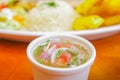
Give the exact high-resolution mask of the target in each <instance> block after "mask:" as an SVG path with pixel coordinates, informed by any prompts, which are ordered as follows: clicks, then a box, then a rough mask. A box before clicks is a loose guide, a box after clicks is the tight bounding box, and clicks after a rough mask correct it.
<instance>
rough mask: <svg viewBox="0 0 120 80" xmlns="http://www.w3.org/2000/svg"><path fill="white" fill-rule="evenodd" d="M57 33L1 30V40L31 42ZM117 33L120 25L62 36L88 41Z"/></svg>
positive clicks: (119, 31) (119, 30)
mask: <svg viewBox="0 0 120 80" xmlns="http://www.w3.org/2000/svg"><path fill="white" fill-rule="evenodd" d="M56 33H61V32H30V31H12V30H3V29H0V38H4V39H10V40H16V41H24V42H30V41H31V40H33V39H35V38H37V37H39V36H43V35H47V34H56ZM117 33H120V24H118V25H112V26H109V27H101V28H98V29H93V30H81V31H69V32H62V34H73V35H78V36H81V37H84V38H86V39H88V40H95V39H100V38H105V37H108V36H111V35H113V34H117Z"/></svg>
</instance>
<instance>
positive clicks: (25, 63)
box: [0, 33, 120, 80]
mask: <svg viewBox="0 0 120 80" xmlns="http://www.w3.org/2000/svg"><path fill="white" fill-rule="evenodd" d="M90 42H92V43H93V45H94V46H95V48H96V50H97V56H96V60H95V62H94V64H93V66H92V68H91V70H90V74H89V80H120V33H119V34H116V35H113V36H110V37H106V38H103V39H99V40H93V41H90ZM27 45H28V43H24V42H15V41H9V40H2V39H1V40H0V80H33V75H32V67H31V64H30V62H29V60H28V59H27V56H26V48H27Z"/></svg>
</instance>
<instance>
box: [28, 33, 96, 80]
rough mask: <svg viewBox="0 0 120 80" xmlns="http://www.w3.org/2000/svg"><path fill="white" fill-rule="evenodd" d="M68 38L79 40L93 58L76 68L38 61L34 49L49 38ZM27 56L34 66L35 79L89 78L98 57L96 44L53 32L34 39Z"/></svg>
mask: <svg viewBox="0 0 120 80" xmlns="http://www.w3.org/2000/svg"><path fill="white" fill-rule="evenodd" d="M56 38H67V39H74V40H77V41H79V43H78V44H81V45H82V46H84V47H85V48H86V49H87V50H88V51H89V52H90V53H91V58H90V59H89V60H88V61H87V62H86V63H85V64H83V65H81V66H78V67H75V68H54V67H49V66H45V65H43V64H40V63H38V62H37V61H36V60H35V59H34V57H33V52H34V50H35V49H36V48H37V47H38V46H39V45H40V44H41V42H42V41H44V40H47V39H56ZM27 56H28V58H29V60H30V62H31V63H32V66H33V74H34V80H87V79H88V75H89V70H90V67H91V65H92V64H93V62H94V60H95V57H96V50H95V48H94V46H93V45H92V44H91V43H90V42H89V41H87V40H86V39H84V38H82V37H78V36H75V35H68V34H51V35H47V36H43V37H39V38H37V39H35V40H33V41H32V42H31V43H30V44H29V46H28V48H27Z"/></svg>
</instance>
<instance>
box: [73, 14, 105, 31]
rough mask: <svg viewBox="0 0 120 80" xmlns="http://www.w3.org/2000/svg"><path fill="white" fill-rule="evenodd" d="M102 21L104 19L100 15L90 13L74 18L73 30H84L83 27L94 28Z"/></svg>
mask: <svg viewBox="0 0 120 80" xmlns="http://www.w3.org/2000/svg"><path fill="white" fill-rule="evenodd" d="M103 22H104V19H103V18H101V17H100V16H96V15H91V16H84V17H79V18H76V20H75V21H74V22H73V26H72V28H73V30H85V29H95V28H98V27H99V26H101V25H102V24H103Z"/></svg>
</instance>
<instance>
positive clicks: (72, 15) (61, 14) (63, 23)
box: [25, 0, 78, 32]
mask: <svg viewBox="0 0 120 80" xmlns="http://www.w3.org/2000/svg"><path fill="white" fill-rule="evenodd" d="M45 2H46V1H40V2H38V4H37V7H35V8H33V9H32V10H30V11H29V13H28V14H27V16H26V18H27V20H26V22H25V23H26V28H27V29H29V30H31V31H49V32H50V31H69V30H71V25H72V23H73V21H74V20H75V19H76V18H77V17H78V14H77V13H76V12H75V11H74V9H73V8H72V7H71V6H70V5H69V4H68V3H66V2H64V1H59V0H57V1H54V2H55V3H56V5H57V6H56V7H50V6H48V5H46V4H44V3H45ZM47 2H51V1H50V0H49V1H47ZM52 2H53V1H52Z"/></svg>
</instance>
